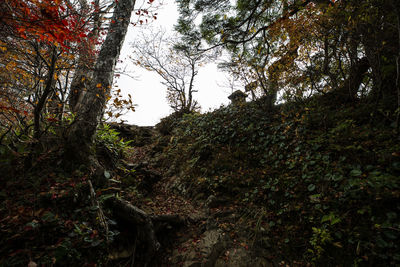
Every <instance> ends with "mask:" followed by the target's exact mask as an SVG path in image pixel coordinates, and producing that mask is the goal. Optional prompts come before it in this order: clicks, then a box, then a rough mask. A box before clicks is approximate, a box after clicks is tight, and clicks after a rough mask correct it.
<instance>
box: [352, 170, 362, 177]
mask: <svg viewBox="0 0 400 267" xmlns="http://www.w3.org/2000/svg"><path fill="white" fill-rule="evenodd" d="M361 174H362V171H361V170H357V169H355V170H352V171H351V172H350V175H351V176H360V175H361Z"/></svg>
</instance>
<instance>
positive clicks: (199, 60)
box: [131, 29, 206, 113]
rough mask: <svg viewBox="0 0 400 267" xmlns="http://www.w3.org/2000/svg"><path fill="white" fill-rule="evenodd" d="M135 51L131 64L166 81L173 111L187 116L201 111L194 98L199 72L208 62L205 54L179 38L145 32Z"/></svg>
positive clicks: (135, 44) (168, 97)
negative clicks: (182, 42)
mask: <svg viewBox="0 0 400 267" xmlns="http://www.w3.org/2000/svg"><path fill="white" fill-rule="evenodd" d="M132 47H133V48H134V55H133V56H132V57H131V59H132V61H133V62H134V63H135V64H136V65H138V66H139V67H142V68H144V69H146V70H149V71H154V72H156V73H157V74H158V75H159V76H160V77H161V78H162V79H163V81H162V84H163V85H165V86H166V87H167V99H168V102H169V103H170V106H171V108H172V109H173V110H174V111H176V112H183V113H186V112H191V111H196V110H198V109H199V108H200V107H199V104H198V102H197V101H196V100H194V99H193V94H194V93H196V92H197V90H195V88H194V81H195V77H196V76H197V74H198V69H199V67H200V66H201V65H202V64H203V63H204V62H205V60H206V55H205V54H204V53H200V52H199V51H196V50H195V49H193V48H190V47H189V46H187V45H183V44H180V43H179V40H178V39H177V38H171V37H166V34H165V31H164V30H162V29H160V30H159V31H158V32H151V33H150V34H148V33H144V32H142V37H141V38H140V39H138V40H137V41H136V42H135V43H133V44H132Z"/></svg>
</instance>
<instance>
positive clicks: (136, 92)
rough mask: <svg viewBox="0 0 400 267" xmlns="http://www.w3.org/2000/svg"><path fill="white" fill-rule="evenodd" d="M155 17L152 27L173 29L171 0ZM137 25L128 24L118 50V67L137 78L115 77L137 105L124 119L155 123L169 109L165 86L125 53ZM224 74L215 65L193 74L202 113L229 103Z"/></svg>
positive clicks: (174, 10) (131, 121)
mask: <svg viewBox="0 0 400 267" xmlns="http://www.w3.org/2000/svg"><path fill="white" fill-rule="evenodd" d="M157 13H158V16H157V20H155V21H154V22H152V23H151V25H152V26H154V27H160V26H162V27H165V28H166V29H167V30H170V31H172V29H173V25H174V24H175V21H176V19H177V18H178V12H177V9H176V5H175V1H174V0H167V1H165V4H164V5H163V7H162V8H161V9H159V10H158V11H157ZM139 28H140V27H130V29H129V31H128V34H127V36H126V39H125V43H124V46H123V48H122V51H121V56H120V59H121V60H123V63H121V64H119V65H118V67H119V68H122V69H124V71H126V72H129V73H130V74H131V75H133V76H135V77H136V79H133V78H130V77H128V76H126V75H121V77H120V78H119V79H118V80H116V84H117V85H118V87H119V88H121V90H122V92H123V94H125V95H127V94H128V93H129V94H131V95H132V99H133V102H134V103H135V104H136V105H137V107H136V111H135V112H129V113H128V114H126V115H125V116H124V117H123V119H124V120H127V123H130V124H136V125H140V126H151V125H155V124H156V123H158V122H159V121H160V119H161V118H163V117H165V116H167V115H168V114H170V113H171V112H172V110H171V109H170V107H169V105H168V103H167V100H166V88H165V86H164V85H162V84H161V83H160V81H161V79H160V78H159V77H158V75H157V74H156V73H154V72H149V71H146V70H143V69H140V68H138V67H136V66H134V65H133V64H131V63H130V62H129V59H128V55H129V54H130V53H131V51H132V48H131V47H130V45H129V43H130V42H132V41H133V40H134V39H135V37H136V36H137V32H138V31H139V30H140V29H139ZM226 83H227V82H226V78H225V74H224V73H222V72H219V71H218V70H217V67H216V65H215V64H208V65H206V66H204V67H202V68H201V69H200V71H199V74H198V76H197V77H196V83H195V86H196V89H197V90H198V91H199V92H198V93H196V94H195V95H194V98H195V99H196V100H197V101H198V102H199V103H200V105H201V107H202V112H205V111H208V110H210V109H211V110H212V109H215V108H218V107H220V106H221V105H222V104H227V103H229V100H228V98H227V97H228V95H229V94H230V93H231V90H230V89H229V88H227V87H223V86H222V85H223V84H226Z"/></svg>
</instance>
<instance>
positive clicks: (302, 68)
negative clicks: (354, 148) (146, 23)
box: [176, 0, 399, 108]
mask: <svg viewBox="0 0 400 267" xmlns="http://www.w3.org/2000/svg"><path fill="white" fill-rule="evenodd" d="M178 5H179V10H180V18H179V21H178V24H177V25H176V29H177V30H178V31H179V32H181V33H182V34H184V35H185V39H186V40H187V42H188V43H191V44H193V45H194V46H196V45H197V46H200V45H202V44H203V43H202V40H206V41H207V42H208V44H209V46H207V47H203V49H206V50H207V49H213V48H215V47H224V48H226V49H228V51H230V53H231V60H230V62H228V63H229V64H228V66H230V67H234V66H235V65H236V66H240V69H241V70H240V69H239V68H237V69H236V70H235V71H236V73H238V72H240V71H245V73H246V72H247V73H254V74H255V75H254V76H259V77H257V81H258V84H259V85H261V86H262V85H263V84H265V85H267V87H265V89H266V92H265V93H266V94H269V95H271V96H273V95H276V93H277V91H278V90H283V91H284V96H285V97H286V98H288V99H293V98H294V99H296V98H303V97H304V96H306V95H310V94H314V93H321V94H327V93H330V94H332V95H334V96H335V97H336V98H337V99H338V100H340V101H354V100H355V99H357V98H359V97H360V95H361V92H360V89H361V88H364V91H365V92H367V94H364V93H363V94H364V95H366V96H368V97H369V98H370V99H373V100H376V101H380V100H383V101H384V102H387V103H388V105H389V106H391V107H392V108H393V101H392V99H396V97H393V96H394V95H395V92H396V90H394V88H393V86H391V81H393V80H395V78H396V71H395V70H396V62H395V59H394V58H393V57H391V56H390V54H392V55H393V54H397V52H398V46H399V45H398V42H397V41H396V38H393V36H398V32H397V27H396V25H397V24H396V19H397V15H396V10H397V9H396V8H394V7H396V6H398V5H399V3H398V1H394V0H384V1H378V0H367V1H362V3H360V2H359V1H355V0H348V1H344V0H338V1H330V0H318V1H317V0H306V1H303V0H294V1H289V0H274V1H266V0H257V1H244V0H238V1H236V3H235V4H232V3H231V1H228V0H219V1H208V0H207V1H204V0H179V1H178ZM199 15H201V16H202V22H201V23H200V25H198V26H196V24H195V23H194V21H195V19H196V18H198V16H199ZM378 29H379V30H378ZM225 66H226V65H225ZM257 74H262V75H257ZM242 76H243V75H242ZM369 76H371V77H372V81H373V83H371V82H370V79H369ZM262 89H264V88H262Z"/></svg>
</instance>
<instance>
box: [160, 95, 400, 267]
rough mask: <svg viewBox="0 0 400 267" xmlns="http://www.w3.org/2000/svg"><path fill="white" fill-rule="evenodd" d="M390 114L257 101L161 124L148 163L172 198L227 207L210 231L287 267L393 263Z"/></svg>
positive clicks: (395, 170)
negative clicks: (169, 186) (175, 194)
mask: <svg viewBox="0 0 400 267" xmlns="http://www.w3.org/2000/svg"><path fill="white" fill-rule="evenodd" d="M318 101H319V103H321V101H320V100H318ZM327 102H328V101H327ZM391 116H392V114H391V113H390V112H388V111H385V110H382V109H379V108H376V107H375V106H374V105H370V104H366V103H359V104H353V105H347V106H346V105H332V104H329V103H326V104H325V105H323V106H322V105H321V104H319V105H314V104H313V100H311V101H308V102H307V103H304V104H286V105H283V106H280V107H277V108H276V109H275V110H266V109H265V108H264V105H263V103H262V100H259V101H256V102H251V103H247V104H244V105H241V106H232V105H231V106H228V107H223V108H221V109H219V110H216V111H214V112H211V113H207V114H204V115H197V114H193V115H185V116H183V118H182V119H180V120H179V122H177V120H176V119H174V118H173V117H171V118H166V119H164V121H162V122H161V123H160V124H159V125H158V128H159V129H160V130H161V132H164V134H165V135H164V136H161V137H160V138H159V140H158V146H157V145H156V147H155V148H154V149H153V154H154V153H155V152H154V151H161V153H159V154H158V155H157V154H156V158H157V164H158V165H159V166H162V167H163V168H164V172H165V173H166V174H167V175H169V176H170V177H172V179H173V180H174V184H175V188H176V189H178V191H180V192H181V193H182V194H184V195H185V196H188V197H190V198H192V199H194V200H197V201H198V202H200V203H201V202H202V201H204V200H207V199H208V201H210V197H209V196H210V195H212V199H213V200H214V202H215V203H216V205H214V206H213V207H214V208H216V209H218V210H220V211H224V210H226V208H227V207H229V208H230V209H234V213H235V214H238V215H237V217H235V216H234V217H233V219H227V220H226V219H225V220H221V221H220V222H219V223H218V226H217V228H218V229H223V230H224V232H226V233H227V234H229V235H230V236H232V237H234V238H233V239H235V237H238V236H240V237H241V238H242V239H243V238H244V240H247V242H246V245H245V246H246V247H250V249H251V250H252V251H265V250H268V251H270V252H269V254H270V253H271V251H273V252H272V253H273V255H275V256H276V257H277V258H279V259H280V260H282V259H283V260H286V262H291V264H290V265H292V264H294V263H296V262H297V264H299V265H303V264H307V263H314V264H316V265H318V266H337V265H340V266H349V265H355V266H358V265H369V266H371V265H373V266H389V265H397V264H400V252H399V242H398V241H399V234H400V233H399V230H400V228H399V226H400V225H399V221H400V220H399V212H400V210H399V209H400V206H399V203H400V202H399V197H400V190H399V186H400V180H399V175H400V142H399V139H398V136H397V135H396V131H395V129H394V128H393V127H392V126H393V123H392V122H393V118H392V117H391ZM217 221H218V220H217ZM267 256H268V257H271V255H265V257H267ZM295 265H296V264H295Z"/></svg>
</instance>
